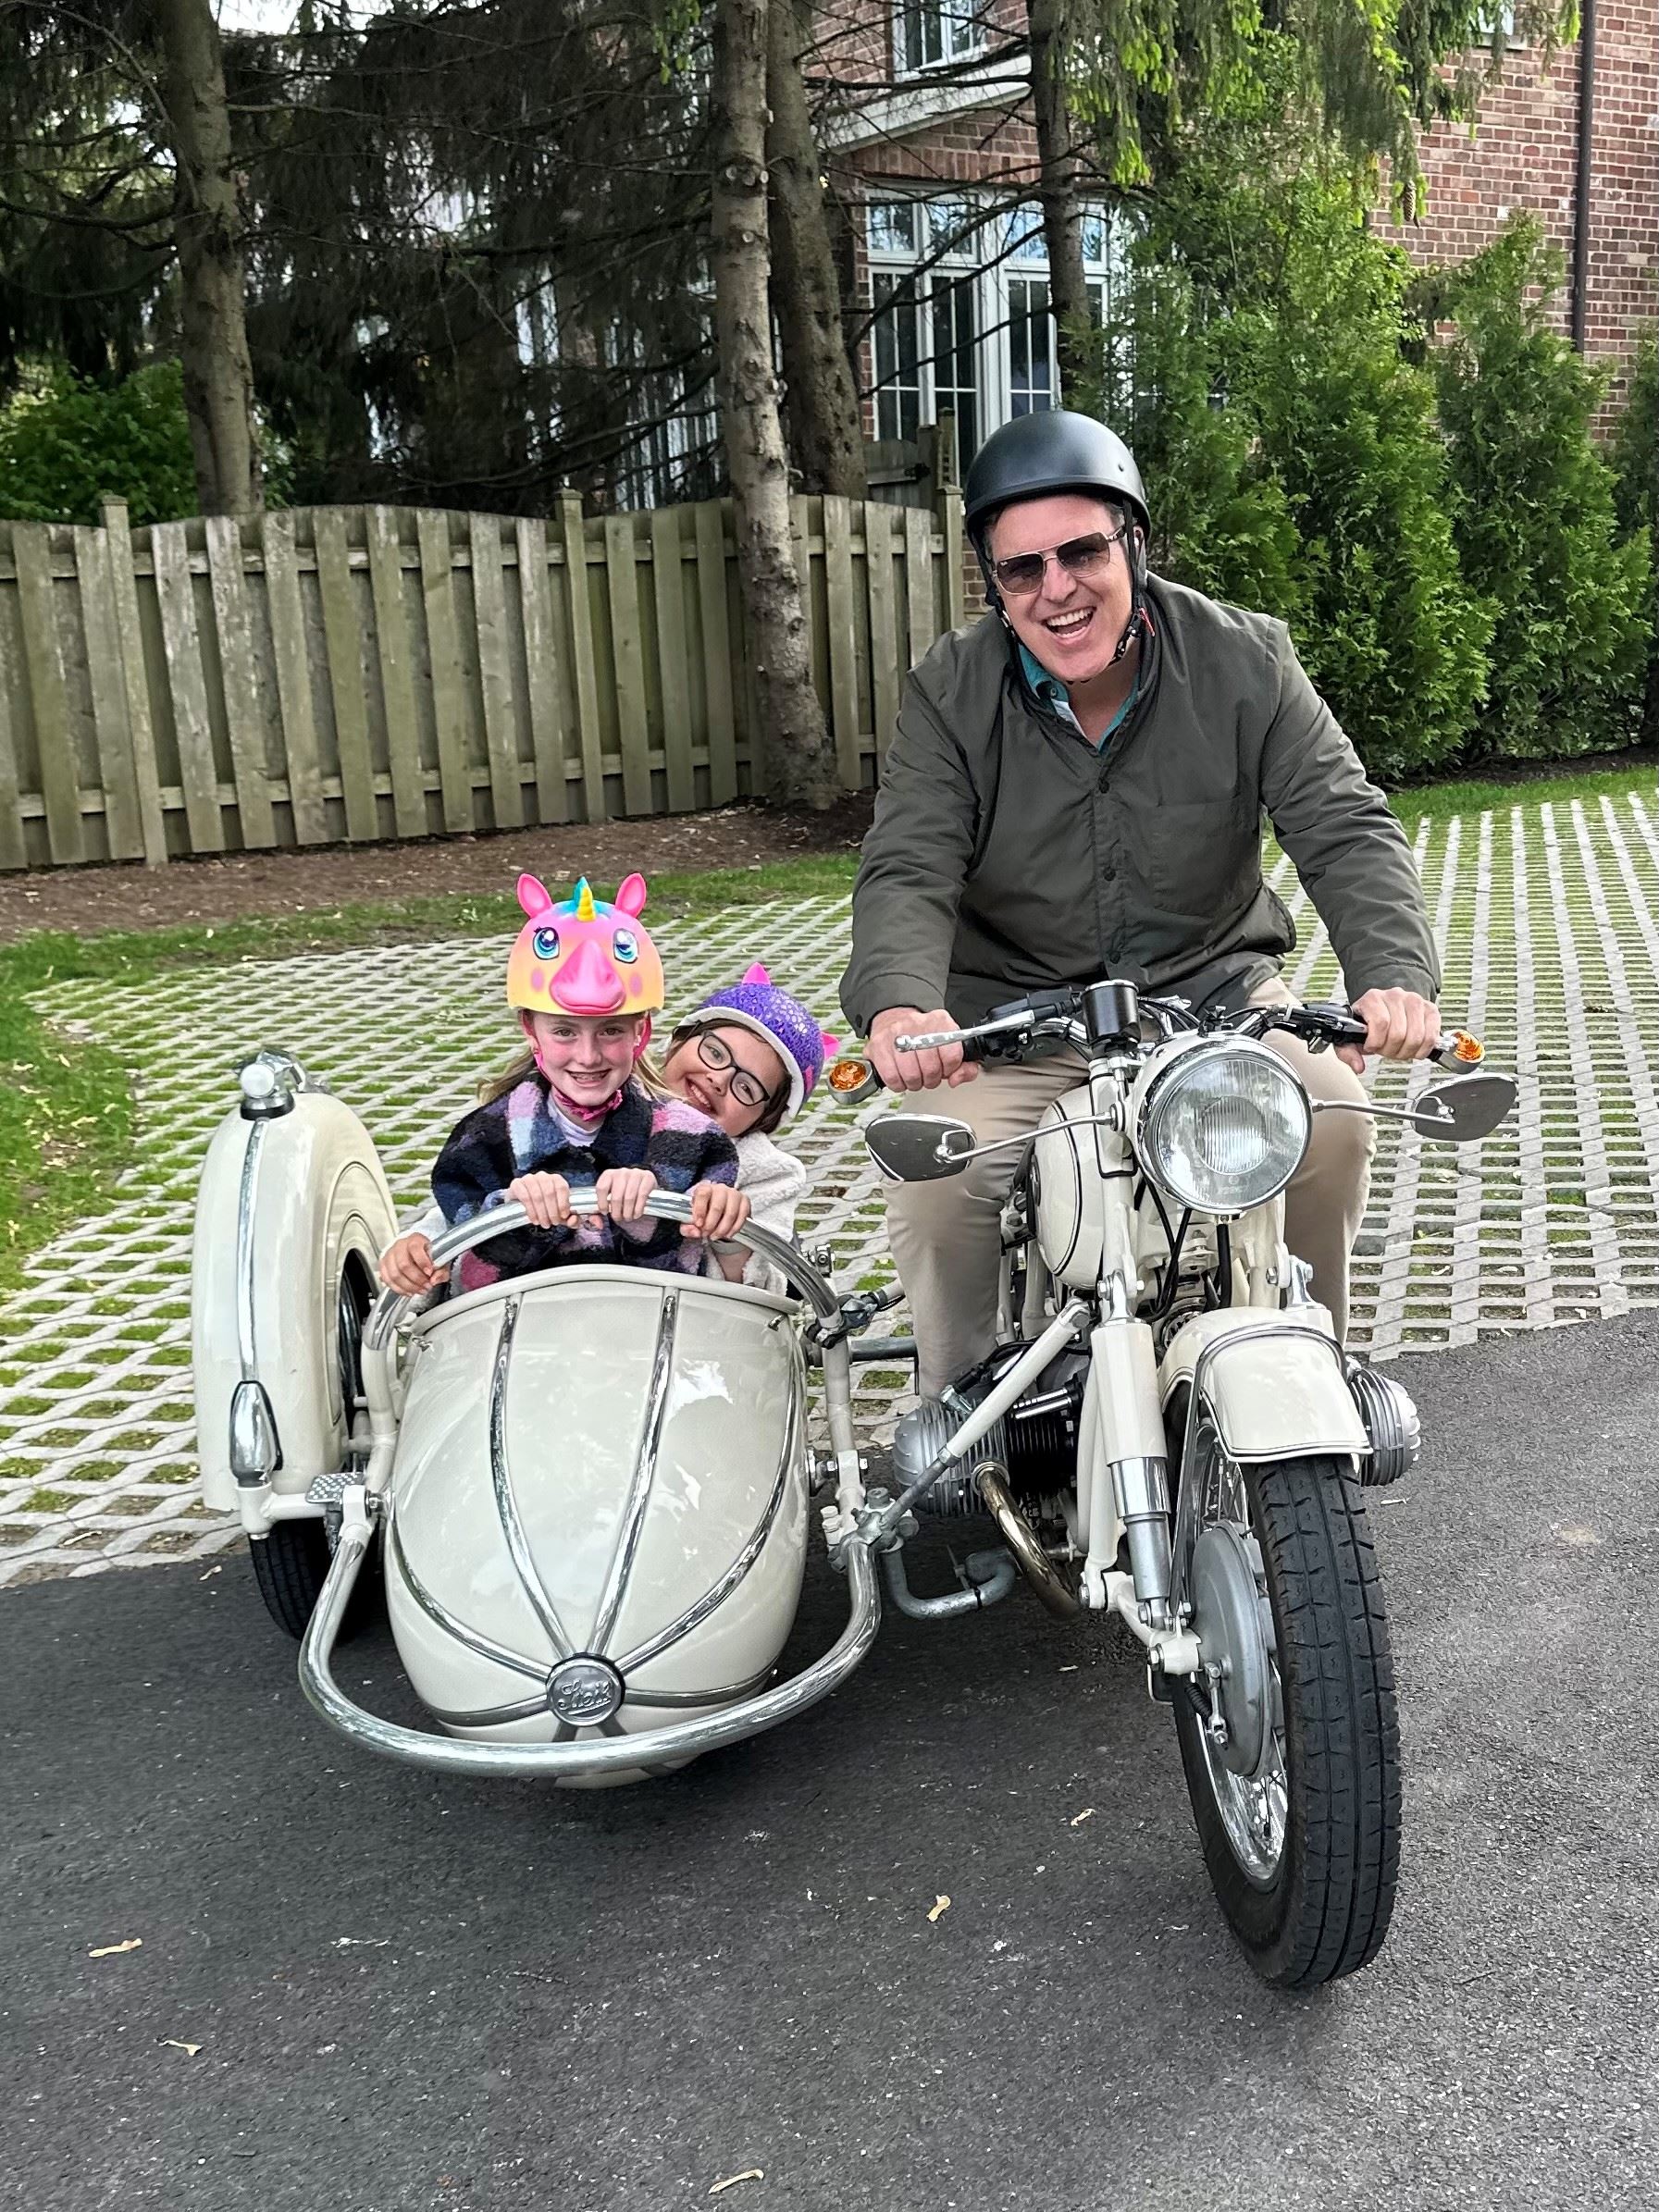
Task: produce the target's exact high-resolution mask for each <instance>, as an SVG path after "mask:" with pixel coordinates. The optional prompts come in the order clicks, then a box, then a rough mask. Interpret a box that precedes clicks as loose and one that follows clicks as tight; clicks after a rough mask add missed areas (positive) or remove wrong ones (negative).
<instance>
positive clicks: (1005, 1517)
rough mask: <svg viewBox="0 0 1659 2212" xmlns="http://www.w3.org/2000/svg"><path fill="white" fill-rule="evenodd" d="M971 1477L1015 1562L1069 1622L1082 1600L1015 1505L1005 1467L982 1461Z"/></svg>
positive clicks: (1080, 1608)
mask: <svg viewBox="0 0 1659 2212" xmlns="http://www.w3.org/2000/svg"><path fill="white" fill-rule="evenodd" d="M973 1480H974V1482H975V1484H976V1485H977V1486H978V1489H979V1494H980V1496H981V1497H982V1498H983V1499H984V1501H985V1506H986V1509H987V1510H988V1511H989V1513H990V1514H991V1516H992V1518H993V1519H994V1520H995V1522H996V1523H997V1534H998V1535H999V1536H1000V1537H1001V1539H1002V1540H1003V1542H1004V1543H1005V1544H1006V1545H1007V1546H1008V1548H1009V1551H1011V1552H1012V1553H1013V1555H1014V1563H1015V1565H1016V1566H1017V1567H1018V1568H1019V1569H1020V1572H1021V1574H1022V1575H1023V1576H1024V1577H1025V1579H1026V1581H1027V1582H1029V1583H1030V1584H1031V1587H1032V1588H1033V1589H1034V1590H1035V1591H1036V1593H1037V1596H1038V1597H1039V1598H1040V1599H1041V1600H1043V1603H1044V1604H1045V1605H1046V1607H1047V1608H1048V1611H1049V1612H1050V1613H1053V1614H1054V1616H1055V1618H1056V1619H1057V1620H1060V1621H1070V1620H1071V1619H1072V1618H1074V1616H1075V1615H1076V1614H1078V1613H1081V1612H1082V1611H1083V1600H1081V1599H1080V1598H1079V1597H1078V1595H1077V1592H1076V1591H1075V1590H1074V1589H1073V1588H1071V1585H1070V1584H1069V1583H1068V1582H1067V1580H1066V1578H1065V1576H1063V1575H1062V1574H1061V1573H1060V1571H1059V1568H1058V1567H1057V1566H1056V1565H1055V1563H1054V1562H1053V1560H1051V1559H1050V1558H1049V1556H1048V1554H1047V1552H1046V1551H1044V1549H1043V1547H1042V1545H1041V1544H1040V1543H1039V1542H1038V1541H1037V1532H1036V1530H1035V1529H1034V1527H1033V1526H1032V1525H1031V1523H1030V1522H1029V1521H1028V1520H1027V1519H1026V1517H1025V1515H1024V1514H1022V1513H1021V1511H1020V1508H1019V1507H1018V1506H1017V1505H1016V1504H1015V1502H1014V1499H1013V1493H1012V1492H1011V1491H1010V1490H1009V1486H1008V1469H1007V1468H1006V1467H1005V1466H1004V1465H1003V1464H1001V1462H1000V1461H998V1460H995V1459H984V1460H981V1461H980V1463H979V1464H978V1466H976V1467H975V1468H974V1470H973Z"/></svg>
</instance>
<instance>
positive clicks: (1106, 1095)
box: [1077, 1067, 1196, 1671]
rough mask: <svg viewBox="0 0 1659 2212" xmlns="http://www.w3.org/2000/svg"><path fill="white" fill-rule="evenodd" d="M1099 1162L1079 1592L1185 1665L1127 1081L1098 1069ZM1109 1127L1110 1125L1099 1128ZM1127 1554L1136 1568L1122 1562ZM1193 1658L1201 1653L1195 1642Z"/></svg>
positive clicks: (1094, 1092) (1094, 1091) (1080, 1490)
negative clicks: (1136, 1212) (1101, 1204)
mask: <svg viewBox="0 0 1659 2212" xmlns="http://www.w3.org/2000/svg"><path fill="white" fill-rule="evenodd" d="M1090 1092H1091V1097H1092V1110H1093V1112H1094V1113H1095V1114H1096V1116H1098V1117H1100V1121H1099V1122H1098V1123H1097V1124H1096V1132H1095V1142H1096V1159H1097V1163H1098V1166H1099V1168H1100V1171H1101V1183H1102V1189H1103V1191H1104V1192H1105V1193H1106V1194H1107V1205H1106V1207H1105V1214H1104V1218H1103V1220H1102V1224H1101V1228H1102V1240H1101V1255H1100V1267H1101V1274H1100V1291H1099V1298H1100V1304H1099V1311H1100V1319H1099V1322H1098V1323H1097V1325H1096V1328H1094V1329H1093V1330H1092V1331H1091V1332H1090V1338H1089V1351H1090V1360H1089V1380H1088V1388H1087V1392H1086V1396H1085V1399H1084V1403H1083V1424H1082V1435H1081V1439H1080V1441H1081V1442H1082V1445H1083V1451H1082V1452H1081V1453H1080V1464H1079V1467H1078V1487H1077V1503H1078V1524H1079V1526H1078V1536H1079V1539H1080V1541H1081V1542H1082V1543H1083V1546H1084V1547H1085V1551H1084V1559H1083V1576H1082V1582H1081V1595H1082V1598H1083V1603H1084V1604H1085V1605H1086V1606H1088V1607H1089V1608H1090V1610H1091V1611H1093V1612H1096V1613H1107V1612H1115V1613H1120V1614H1121V1616H1122V1618H1123V1619H1124V1620H1125V1621H1126V1622H1127V1623H1128V1624H1129V1625H1130V1627H1131V1628H1132V1629H1133V1630H1134V1632H1135V1634H1136V1635H1137V1636H1138V1637H1140V1638H1141V1640H1142V1641H1143V1642H1144V1643H1146V1644H1147V1645H1148V1646H1149V1647H1154V1645H1155V1639H1156V1648H1157V1649H1158V1650H1160V1651H1162V1652H1163V1653H1164V1654H1165V1663H1166V1664H1169V1663H1170V1661H1171V1660H1172V1661H1173V1662H1174V1669H1175V1671H1185V1670H1184V1668H1183V1667H1182V1660H1183V1659H1184V1658H1185V1657H1186V1654H1185V1652H1184V1650H1181V1649H1180V1647H1182V1645H1184V1644H1185V1643H1190V1642H1191V1641H1192V1639H1191V1637H1188V1636H1185V1635H1184V1634H1183V1631H1182V1626H1181V1625H1180V1624H1178V1623H1177V1622H1176V1621H1175V1620H1174V1618H1173V1616H1172V1614H1171V1613H1170V1580H1171V1555H1170V1477H1169V1460H1168V1447H1167V1445H1166V1442H1165V1438H1164V1421H1163V1409H1162V1401H1161V1398H1160V1395H1159V1391H1158V1350H1157V1346H1156V1344H1155V1343H1154V1341H1153V1335H1152V1330H1151V1328H1150V1327H1149V1325H1148V1324H1147V1323H1146V1322H1145V1321H1141V1320H1138V1319H1137V1318H1136V1317H1135V1314H1136V1307H1137V1305H1138V1304H1139V1293H1140V1271H1139V1267H1138V1263H1137V1254H1136V1252H1135V1231H1134V1217H1133V1210H1132V1207H1131V1205H1130V1204H1129V1196H1128V1193H1129V1190H1130V1182H1129V1174H1130V1172H1131V1171H1132V1170H1133V1153H1132V1151H1131V1148H1130V1144H1129V1141H1128V1137H1127V1134H1126V1132H1125V1131H1124V1128H1123V1120H1124V1108H1125V1105H1126V1081H1125V1079H1124V1077H1123V1075H1122V1074H1121V1073H1120V1071H1119V1070H1117V1069H1113V1068H1111V1067H1106V1068H1099V1067H1097V1068H1096V1070H1095V1071H1094V1075H1093V1079H1092V1081H1091V1083H1090ZM1102 1124H1104V1126H1102ZM1120 1548H1122V1549H1125V1550H1127V1551H1128V1554H1129V1574H1128V1575H1127V1576H1125V1575H1124V1574H1123V1572H1122V1570H1121V1569H1120V1567H1119V1565H1118V1557H1119V1552H1120ZM1193 1656H1194V1657H1195V1656H1196V1647H1195V1648H1194V1653H1193Z"/></svg>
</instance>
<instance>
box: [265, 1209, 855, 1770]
mask: <svg viewBox="0 0 1659 2212" xmlns="http://www.w3.org/2000/svg"><path fill="white" fill-rule="evenodd" d="M469 1226H470V1224H469ZM372 1534H373V1524H372V1523H371V1521H370V1520H369V1518H368V1515H367V1513H366V1511H365V1507H364V1501H363V1500H362V1499H361V1497H358V1498H357V1499H355V1500H353V1504H352V1506H351V1507H349V1508H348V1511H347V1513H346V1517H345V1522H344V1526H342V1528H341V1530H340V1543H339V1546H338V1548H337V1549H336V1551H335V1553H334V1561H333V1564H332V1565H331V1566H330V1567H329V1569H328V1579H327V1580H326V1581H325V1582H324V1584H323V1588H322V1593H321V1595H320V1596H319V1597H318V1599H317V1601H316V1611H315V1612H314V1613H312V1616H311V1621H310V1625H309V1626H308V1627H307V1628H306V1630H305V1639H304V1641H303V1643H302V1645H301V1646H300V1687H301V1689H302V1690H303V1692H304V1694H305V1698H306V1701H307V1702H308V1703H309V1704H310V1705H311V1706H312V1707H314V1708H315V1710H316V1712H319V1713H321V1715H322V1717H323V1718H324V1720H326V1721H327V1722H328V1724H329V1725H330V1726H331V1727H334V1728H338V1729H339V1730H340V1734H341V1735H342V1736H350V1737H351V1739H352V1741H353V1743H355V1744H360V1745H361V1746H362V1747H363V1749H365V1751H378V1752H380V1753H381V1754H382V1756H383V1757H385V1758H388V1759H401V1760H402V1761H403V1762H404V1763H405V1765H408V1766H417V1767H424V1768H425V1769H426V1770H427V1773H434V1774H489V1775H500V1776H508V1777H517V1778H519V1779H522V1780H526V1781H546V1782H575V1781H588V1780H591V1779H593V1778H594V1777H596V1776H600V1775H604V1774H617V1773H633V1772H634V1771H635V1770H636V1769H638V1768H639V1767H653V1766H656V1765H659V1764H661V1763H662V1762H664V1761H679V1760H685V1759H694V1758H696V1757H697V1756H698V1755H699V1754H700V1753H701V1752H704V1751H713V1750H717V1749H719V1748H720V1747H721V1746H722V1745H723V1744H735V1743H740V1742H741V1741H742V1740H743V1738H744V1737H745V1736H759V1735H761V1733H762V1732H763V1731H764V1730H765V1729H768V1728H775V1727H777V1726H779V1725H780V1724H781V1723H783V1722H785V1721H791V1720H793V1719H794V1718H795V1716H796V1714H797V1713H800V1712H806V1711H807V1709H808V1707H809V1706H812V1705H816V1704H817V1703H818V1702H819V1701H820V1699H823V1698H827V1697H828V1696H829V1695H830V1693H831V1691H832V1690H836V1689H838V1688H839V1687H841V1685H842V1683H843V1682H845V1681H846V1680H847V1677H848V1675H849V1674H851V1673H852V1672H853V1670H854V1668H856V1667H857V1666H858V1664H859V1662H860V1661H861V1660H862V1659H863V1657H864V1655H865V1653H866V1652H867V1651H868V1650H869V1649H870V1647H871V1645H872V1644H873V1642H874V1641H875V1632H876V1630H877V1629H878V1628H879V1627H880V1625H881V1617H882V1600H881V1591H880V1588H879V1587H878V1585H877V1582H876V1577H875V1562H874V1560H873V1558H872V1556H871V1551H870V1547H869V1545H868V1543H866V1542H864V1541H863V1540H862V1539H860V1538H857V1537H855V1538H853V1539H851V1540H850V1541H849V1542H848V1544H847V1546H846V1548H845V1550H844V1551H843V1552H842V1553H841V1557H842V1559H843V1560H844V1561H845V1563H846V1566H847V1583H848V1600H849V1611H848V1621H847V1625H846V1627H845V1628H844V1629H843V1630H842V1631H841V1634H840V1635H839V1637H837V1638H836V1641H835V1643H834V1644H832V1645H831V1647H830V1649H829V1650H827V1651H825V1652H824V1653H823V1656H822V1657H821V1658H819V1659H815V1660H814V1661H813V1662H812V1663H811V1666H809V1667H806V1668H804V1669H803V1670H802V1672H801V1673H800V1674H794V1675H791V1676H790V1678H789V1680H788V1681H787V1682H780V1683H778V1684H776V1685H775V1686H774V1687H773V1688H771V1689H768V1690H763V1691H762V1692H761V1694H760V1696H759V1697H753V1698H745V1699H741V1700H739V1702H738V1703H737V1704H736V1705H728V1706H726V1707H725V1708H724V1710H723V1711H721V1712H711V1713H706V1714H703V1715H701V1716H700V1717H699V1718H698V1719H696V1720H690V1721H675V1722H674V1723H672V1724H670V1725H669V1726H668V1727H665V1728H644V1729H640V1730H639V1731H638V1733H637V1734H631V1735H630V1734H620V1733H619V1734H617V1735H613V1736H611V1735H606V1736H601V1735H600V1734H598V1733H597V1731H596V1732H594V1733H592V1734H584V1735H581V1736H574V1737H572V1738H571V1740H570V1741H569V1742H566V1743H539V1744H533V1743H516V1744H514V1743H479V1742H477V1741H475V1740H473V1739H471V1738H460V1737H456V1736H429V1735H427V1733H426V1732H425V1731H424V1730H422V1729H418V1728H403V1727H400V1726H399V1725H398V1724H397V1723H396V1722H393V1721H384V1720H381V1719H380V1718H379V1716H378V1714H376V1713H372V1712H364V1710H363V1708H362V1707H361V1706H360V1705H353V1702H352V1700H351V1699H350V1698H348V1697H347V1696H346V1695H345V1693H344V1691H343V1690H342V1689H341V1688H340V1685H339V1684H338V1683H337V1682H336V1681H335V1679H334V1676H333V1674H332V1672H331V1671H330V1662H331V1661H332V1659H333V1656H334V1643H335V1638H336V1637H338V1636H339V1634H340V1621H341V1620H342V1618H343V1617H344V1614H345V1610H346V1606H347V1604H348V1603H349V1602H350V1600H351V1595H352V1587H353V1584H354V1583H355V1581H356V1579H357V1575H358V1570H359V1569H360V1568H361V1567H362V1565H363V1562H364V1558H365V1554H366V1552H367V1550H368V1546H369V1541H370V1539H371V1536H372Z"/></svg>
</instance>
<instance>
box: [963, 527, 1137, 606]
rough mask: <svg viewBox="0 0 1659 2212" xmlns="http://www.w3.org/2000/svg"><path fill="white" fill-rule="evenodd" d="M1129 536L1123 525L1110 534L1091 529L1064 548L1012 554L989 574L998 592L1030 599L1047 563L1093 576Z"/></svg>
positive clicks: (1039, 585) (1073, 573)
mask: <svg viewBox="0 0 1659 2212" xmlns="http://www.w3.org/2000/svg"><path fill="white" fill-rule="evenodd" d="M1128 535H1129V525H1128V524H1127V523H1124V524H1123V525H1121V526H1120V528H1118V529H1116V530H1112V531H1109V532H1108V531H1105V530H1093V531H1091V532H1090V534H1089V535H1088V537H1086V538H1068V539H1067V540H1066V542H1065V544H1064V545H1051V546H1049V547H1048V548H1047V550H1046V551H1044V552H1041V553H1011V554H1010V555H1009V558H1008V559H1007V560H1006V561H993V562H992V563H991V574H992V575H993V576H994V577H995V578H996V580H997V590H998V591H1000V592H1003V593H1005V594H1007V595H1008V596H1009V598H1011V599H1030V598H1031V597H1032V595H1033V594H1034V592H1038V591H1041V590H1042V588H1043V578H1044V577H1045V576H1046V575H1047V574H1048V563H1049V562H1051V561H1058V562H1059V564H1060V566H1061V567H1062V568H1063V569H1064V570H1065V572H1066V574H1067V575H1069V576H1092V575H1097V574H1098V573H1099V571H1100V570H1101V569H1103V568H1104V567H1105V566H1106V564H1107V562H1108V561H1109V560H1110V559H1111V557H1112V548H1113V546H1115V545H1120V544H1121V543H1122V541H1123V539H1124V538H1127V537H1128Z"/></svg>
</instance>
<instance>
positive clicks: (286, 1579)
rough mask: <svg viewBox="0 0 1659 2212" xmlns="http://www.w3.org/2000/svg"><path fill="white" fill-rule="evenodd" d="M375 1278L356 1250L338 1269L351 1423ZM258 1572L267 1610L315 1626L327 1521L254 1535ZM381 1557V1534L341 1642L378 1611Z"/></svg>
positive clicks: (290, 1629)
mask: <svg viewBox="0 0 1659 2212" xmlns="http://www.w3.org/2000/svg"><path fill="white" fill-rule="evenodd" d="M374 1296H375V1293H374V1285H373V1282H372V1281H371V1279H370V1278H369V1274H368V1269H367V1267H366V1266H365V1264H364V1262H363V1260H362V1259H361V1257H360V1256H359V1255H358V1254H355V1253H353V1254H351V1255H350V1257H349V1258H348V1260H347V1262H346V1265H345V1266H344V1267H342V1268H341V1270H340V1280H339V1283H338V1284H337V1285H336V1288H335V1293H334V1342H333V1346H332V1351H333V1355H334V1361H335V1366H336V1368H337V1370H338V1373H339V1376H340V1398H341V1403H342V1404H343V1406H344V1408H345V1417H346V1421H347V1423H348V1425H349V1424H350V1423H351V1421H352V1419H353V1413H354V1409H355V1408H356V1407H357V1406H358V1405H359V1404H360V1403H361V1402H362V1398H363V1330H364V1325H365V1322H366V1320H367V1318H368V1314H369V1309H370V1307H371V1306H372V1305H373V1304H374ZM248 1551H249V1552H250V1553H251V1555H252V1557H253V1561H254V1581H255V1582H256V1583H257V1584H258V1585H259V1595H260V1596H261V1597H262V1598H263V1599H264V1600H265V1610H266V1613H269V1614H270V1616H271V1618H272V1620H273V1621H275V1622H276V1624H277V1625H278V1627H279V1628H280V1629H283V1630H284V1631H285V1632H286V1633H287V1634H288V1635H290V1636H291V1637H293V1638H294V1640H295V1641H296V1643H297V1642H298V1641H299V1640H300V1639H301V1637H303V1636H304V1634H305V1630H306V1628H307V1627H308V1626H309V1625H310V1621H311V1616H312V1613H314V1612H315V1610H316V1601H317V1600H318V1598H319V1597H321V1595H322V1589H323V1584H324V1582H325V1581H326V1580H327V1579H328V1567H329V1564H330V1563H331V1561H332V1559H333V1557H334V1547H333V1545H332V1544H331V1543H330V1542H329V1540H328V1524H327V1523H326V1522H324V1521H320V1520H318V1521H278V1522H277V1523H276V1524H275V1525H274V1526H273V1527H272V1529H271V1532H270V1534H269V1535H268V1536H262V1537H250V1538H249V1539H248ZM383 1576H384V1562H383V1561H382V1559H381V1555H380V1546H379V1542H378V1539H377V1540H376V1541H375V1542H374V1543H373V1544H371V1546H370V1548H369V1552H368V1556H367V1557H366V1558H365V1561H364V1563H363V1564H362V1566H361V1567H360V1568H359V1569H358V1571H357V1580H356V1582H355V1584H354V1585H353V1590H352V1601H351V1603H350V1604H349V1605H348V1606H347V1608H346V1613H345V1618H344V1620H343V1621H342V1622H341V1623H340V1641H341V1642H342V1643H345V1642H349V1641H350V1639H351V1638H352V1637H353V1636H356V1635H358V1634H359V1633H360V1632H361V1631H362V1630H363V1629H364V1628H365V1627H366V1626H367V1625H368V1624H369V1622H370V1621H371V1620H372V1619H373V1618H374V1616H375V1614H376V1613H377V1612H378V1610H379V1607H380V1603H381V1601H382V1595H383Z"/></svg>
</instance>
